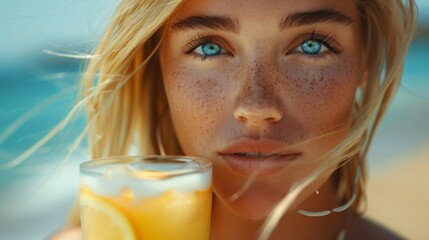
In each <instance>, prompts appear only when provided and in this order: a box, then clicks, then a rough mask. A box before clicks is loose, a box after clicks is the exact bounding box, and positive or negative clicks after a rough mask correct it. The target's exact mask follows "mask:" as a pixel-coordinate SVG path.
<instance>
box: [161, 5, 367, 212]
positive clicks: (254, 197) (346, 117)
mask: <svg viewBox="0 0 429 240" xmlns="http://www.w3.org/2000/svg"><path fill="white" fill-rule="evenodd" d="M167 28H168V29H167V35H166V37H165V41H164V42H163V44H162V46H161V50H160V61H161V68H162V75H163V81H164V85H165V90H166V94H167V98H168V101H169V105H170V111H171V116H172V119H173V122H174V127H175V130H176V134H177V137H178V139H179V142H180V144H181V146H182V148H183V150H184V152H185V153H186V154H187V155H194V156H201V157H205V158H207V159H210V160H212V161H213V167H214V169H213V171H214V191H215V193H216V196H217V197H218V198H219V199H220V200H221V201H222V202H223V203H224V204H225V205H226V206H227V207H228V208H229V209H230V210H232V211H233V212H235V213H237V214H239V215H241V216H244V217H248V218H252V219H261V218H263V217H265V216H266V215H267V214H268V213H269V211H270V210H271V208H272V206H273V205H274V204H275V203H277V202H278V201H279V200H280V199H281V198H283V197H284V195H285V194H287V192H288V190H289V188H290V187H291V186H292V185H293V184H294V183H295V182H296V181H298V180H300V179H302V178H303V177H305V176H307V175H309V174H310V173H311V172H312V171H314V170H315V169H316V168H317V167H318V166H320V164H321V162H320V161H317V159H318V157H320V156H321V155H322V154H324V153H326V152H327V151H328V150H329V149H331V148H332V147H334V146H335V144H336V143H338V142H339V140H340V139H341V138H342V137H343V136H344V131H343V132H342V133H337V134H330V135H326V133H328V132H329V131H332V130H335V129H338V127H340V126H341V127H344V126H347V125H348V123H349V121H350V116H351V109H352V106H353V102H354V96H355V92H356V89H357V87H358V85H359V83H360V81H361V79H360V78H359V76H360V73H359V71H358V70H359V69H360V66H361V60H360V59H361V55H360V54H361V52H362V46H361V42H360V36H359V22H358V18H357V12H356V8H355V6H354V4H353V1H352V0H348V1H344V0H305V1H295V0H270V1H260V0H234V1H230V0H204V1H201V0H189V1H186V2H185V3H184V5H183V7H181V9H180V11H179V12H178V14H177V15H176V16H175V17H174V19H173V20H172V23H171V24H170V25H168V26H167ZM345 132H346V131H345ZM324 134H325V135H324ZM322 135H324V136H322ZM332 171H333V170H331V171H330V172H327V173H326V174H325V175H323V176H321V178H320V179H319V180H318V181H316V182H315V183H314V184H313V185H312V186H311V187H309V188H307V189H306V191H304V193H303V194H301V195H300V197H299V198H298V199H297V202H296V203H297V204H298V203H300V202H302V201H303V199H305V198H306V197H308V196H309V194H310V193H311V192H313V191H314V190H316V189H317V188H318V187H319V186H320V185H321V184H322V183H323V182H325V181H326V179H327V178H328V177H329V175H330V174H331V173H332ZM252 174H253V175H252ZM250 176H251V178H252V184H251V185H250V186H249V187H248V188H247V190H246V191H242V192H241V194H239V195H234V194H235V193H237V192H238V191H240V189H241V187H243V185H244V184H245V183H246V181H247V180H248V179H249V177H250ZM231 196H234V197H233V198H234V199H231Z"/></svg>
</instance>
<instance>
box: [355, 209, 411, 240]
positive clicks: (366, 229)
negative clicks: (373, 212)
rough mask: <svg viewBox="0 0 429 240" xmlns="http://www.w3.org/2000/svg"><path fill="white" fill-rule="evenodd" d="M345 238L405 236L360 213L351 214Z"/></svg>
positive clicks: (392, 238) (390, 239) (398, 238)
mask: <svg viewBox="0 0 429 240" xmlns="http://www.w3.org/2000/svg"><path fill="white" fill-rule="evenodd" d="M347 239H350V240H355V239H367V240H371V239H377V240H378V239H380V240H382V239H386V240H401V239H405V238H404V237H402V236H400V235H399V234H397V233H395V232H393V231H392V230H390V229H388V228H386V227H383V226H382V225H380V224H378V223H376V222H375V221H372V220H370V219H368V218H365V217H363V216H360V215H356V214H353V216H352V217H351V222H350V225H349V227H348V228H347Z"/></svg>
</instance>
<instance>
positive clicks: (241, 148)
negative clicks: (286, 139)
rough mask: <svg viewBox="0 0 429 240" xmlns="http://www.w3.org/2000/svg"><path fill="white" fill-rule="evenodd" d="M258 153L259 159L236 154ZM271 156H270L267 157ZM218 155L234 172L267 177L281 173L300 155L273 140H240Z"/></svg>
mask: <svg viewBox="0 0 429 240" xmlns="http://www.w3.org/2000/svg"><path fill="white" fill-rule="evenodd" d="M256 152H258V153H260V154H261V155H262V156H260V157H257V158H256V157H248V156H244V155H237V153H256ZM270 154H272V155H271V156H269V155H270ZM219 155H220V156H221V157H222V159H223V160H224V161H225V163H226V164H227V165H228V167H229V168H230V169H231V170H233V171H234V172H237V173H240V174H243V175H251V174H252V173H255V172H256V171H257V174H258V175H269V174H274V173H276V172H279V171H281V170H282V169H283V168H284V167H285V166H286V165H287V163H288V162H291V161H294V160H296V159H297V158H299V157H300V156H301V155H302V153H300V152H297V151H294V150H292V149H291V148H290V147H289V146H288V145H287V144H285V143H283V142H280V141H277V140H273V139H260V140H252V139H249V138H241V139H239V140H238V141H236V142H234V143H233V144H231V145H229V146H228V147H226V148H225V149H224V150H222V151H221V152H220V153H219Z"/></svg>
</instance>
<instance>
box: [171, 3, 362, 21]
mask: <svg viewBox="0 0 429 240" xmlns="http://www.w3.org/2000/svg"><path fill="white" fill-rule="evenodd" d="M321 9H332V10H335V11H338V12H340V13H342V14H344V15H346V16H348V17H350V18H351V19H352V20H357V11H356V7H355V4H354V0H185V1H184V4H183V5H182V7H181V9H180V10H179V12H178V14H177V15H176V18H179V19H180V18H184V17H188V16H192V15H217V16H229V17H232V18H236V19H237V20H239V21H240V22H248V23H250V24H256V26H257V25H258V23H267V22H270V21H279V19H280V20H281V19H283V18H285V17H287V16H288V15H290V14H294V13H297V12H309V11H318V10H321ZM259 25H260V24H259Z"/></svg>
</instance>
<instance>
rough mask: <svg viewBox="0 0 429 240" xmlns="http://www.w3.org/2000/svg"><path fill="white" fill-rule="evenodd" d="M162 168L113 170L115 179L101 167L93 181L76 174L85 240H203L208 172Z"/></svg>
mask: <svg viewBox="0 0 429 240" xmlns="http://www.w3.org/2000/svg"><path fill="white" fill-rule="evenodd" d="M177 166H178V165H177ZM157 167H159V166H157ZM188 167H189V166H188ZM194 167H195V165H194ZM162 168H163V167H161V170H162ZM167 168H169V169H170V170H168V171H164V170H165V169H164V170H162V171H161V170H160V171H154V170H153V169H151V170H149V171H145V170H135V169H134V170H133V169H127V168H121V169H120V171H116V170H117V169H118V166H115V170H114V171H115V174H114V176H112V175H111V174H109V171H110V173H112V171H111V170H112V168H104V169H102V172H103V174H101V175H98V178H97V177H95V179H97V180H94V176H89V177H88V176H85V177H82V171H81V193H80V197H81V220H82V231H83V235H84V239H87V240H93V239H97V240H98V239H118V240H119V239H144V240H164V239H165V240H172V239H174V240H193V239H195V240H204V239H207V240H208V239H209V234H210V212H211V200H212V191H211V168H210V171H197V172H195V171H193V172H189V173H186V172H185V173H184V172H183V168H180V172H181V173H180V174H179V175H178V176H171V172H172V171H173V172H174V171H175V170H174V169H173V170H171V165H170V167H167ZM106 169H109V171H106ZM124 169H125V170H124ZM106 172H107V173H108V174H106ZM118 172H119V174H118ZM86 175H88V174H87V173H86ZM124 176H125V177H124ZM118 179H119V180H118ZM150 188H152V189H150Z"/></svg>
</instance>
